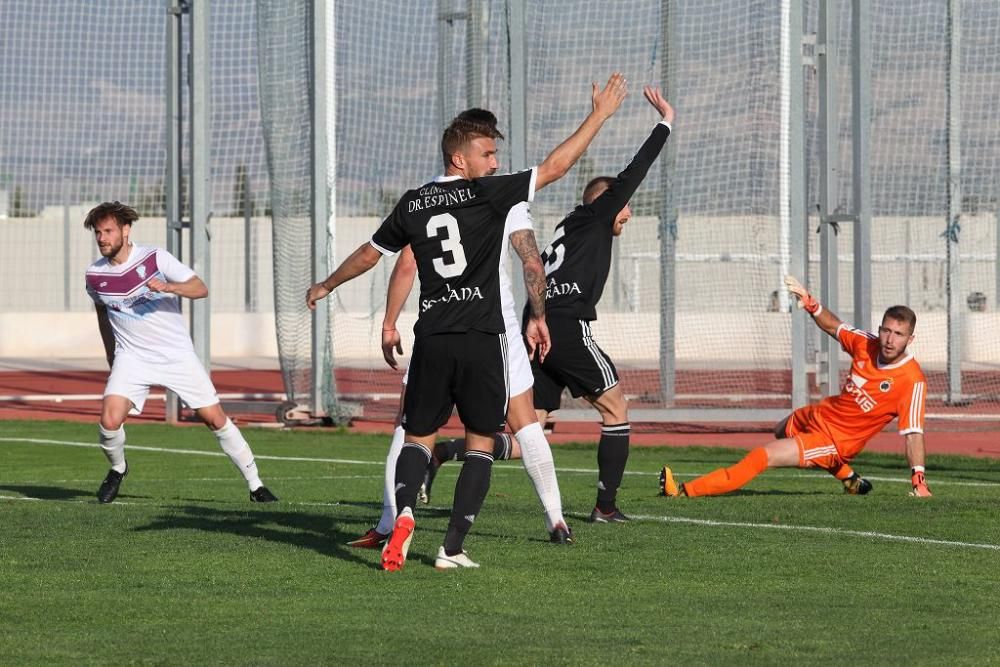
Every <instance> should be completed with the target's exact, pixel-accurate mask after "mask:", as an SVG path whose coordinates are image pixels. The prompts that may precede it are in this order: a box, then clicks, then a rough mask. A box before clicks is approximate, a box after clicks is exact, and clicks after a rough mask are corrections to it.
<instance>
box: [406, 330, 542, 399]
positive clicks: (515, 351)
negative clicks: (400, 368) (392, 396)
mask: <svg viewBox="0 0 1000 667" xmlns="http://www.w3.org/2000/svg"><path fill="white" fill-rule="evenodd" d="M507 366H508V373H509V379H510V395H511V396H519V395H521V394H523V393H524V392H526V391H528V390H529V389H531V387H532V386H533V385H534V384H535V376H534V375H533V374H532V372H531V361H529V360H528V348H527V347H525V345H524V337H523V336H522V335H521V329H520V328H519V327H508V329H507ZM409 378H410V369H409V368H407V369H406V373H404V374H403V385H404V386H405V385H406V381H407V380H408V379H409Z"/></svg>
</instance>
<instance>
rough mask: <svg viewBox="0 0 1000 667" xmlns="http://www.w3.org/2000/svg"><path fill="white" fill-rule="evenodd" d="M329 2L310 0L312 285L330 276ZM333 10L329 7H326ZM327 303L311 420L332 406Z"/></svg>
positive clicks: (316, 340)
mask: <svg viewBox="0 0 1000 667" xmlns="http://www.w3.org/2000/svg"><path fill="white" fill-rule="evenodd" d="M327 2H328V0H313V2H312V3H311V7H312V66H313V71H312V75H313V76H312V169H311V171H312V214H313V215H312V279H313V282H314V283H316V282H319V281H321V280H326V278H327V276H328V275H329V273H330V266H329V243H330V236H329V233H328V230H329V228H330V192H329V189H328V183H329V181H328V171H327V169H328V168H329V164H328V162H329V161H328V159H327V158H328V156H329V152H328V146H327V141H328V139H329V133H328V127H327V122H328V118H327V75H328V74H329V72H328V71H327V61H326V58H327V53H326V50H327V49H326V47H327V40H328V39H333V36H332V35H327V24H326V22H327V10H328V5H327ZM329 9H332V8H329ZM329 304H330V301H329V300H327V301H324V302H322V303H321V304H320V307H319V308H316V309H315V310H313V311H312V322H311V324H312V330H311V338H312V349H311V378H312V388H311V390H310V394H311V404H310V411H311V412H312V415H313V416H314V417H321V416H325V415H326V414H327V407H328V406H330V405H332V401H331V400H330V398H331V397H329V396H327V395H326V393H327V390H328V388H329V387H330V382H331V381H332V378H328V377H327V374H328V373H332V372H333V369H332V368H331V366H330V363H329V359H328V355H329V345H328V341H329V338H330V312H329Z"/></svg>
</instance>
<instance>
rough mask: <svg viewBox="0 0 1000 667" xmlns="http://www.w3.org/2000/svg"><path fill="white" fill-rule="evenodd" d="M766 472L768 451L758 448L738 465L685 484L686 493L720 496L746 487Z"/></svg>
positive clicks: (690, 494) (720, 469) (714, 471)
mask: <svg viewBox="0 0 1000 667" xmlns="http://www.w3.org/2000/svg"><path fill="white" fill-rule="evenodd" d="M765 470H767V451H766V450H765V449H764V448H763V447H758V448H757V449H753V450H751V451H750V453H749V454H747V455H746V456H745V457H743V460H742V461H740V462H739V463H737V464H736V465H733V466H729V467H728V468H719V469H718V470H713V471H712V472H710V473H708V474H707V475H702V476H701V477H699V478H698V479H696V480H692V481H690V482H684V492H685V493H687V495H689V496H719V495H722V494H723V493H729V492H730V491H735V490H736V489H738V488H740V487H742V486H744V485H745V484H747V483H748V482H749V481H750V480H751V479H753V478H754V477H756V476H757V475H759V474H760V473H762V472H764V471H765Z"/></svg>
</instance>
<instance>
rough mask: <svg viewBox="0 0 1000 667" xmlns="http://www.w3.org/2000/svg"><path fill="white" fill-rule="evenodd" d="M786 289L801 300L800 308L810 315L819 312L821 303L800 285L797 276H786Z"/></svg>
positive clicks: (799, 301) (799, 302)
mask: <svg viewBox="0 0 1000 667" xmlns="http://www.w3.org/2000/svg"><path fill="white" fill-rule="evenodd" d="M785 287H786V288H787V289H788V291H789V292H791V293H792V294H794V295H795V296H797V297H798V298H799V300H798V307H799V308H804V309H805V311H806V312H807V313H809V314H812V313H815V312H816V311H817V310H819V301H817V300H816V298H815V297H814V296H813V295H812V294H810V293H809V291H808V290H807V289H806V288H805V287H803V286H802V283H800V282H799V281H798V279H796V278H795V276H785Z"/></svg>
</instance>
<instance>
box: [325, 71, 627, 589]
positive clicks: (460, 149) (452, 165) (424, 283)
mask: <svg viewBox="0 0 1000 667" xmlns="http://www.w3.org/2000/svg"><path fill="white" fill-rule="evenodd" d="M625 92H626V82H625V78H624V77H623V76H622V75H621V74H620V73H615V74H613V75H612V76H611V78H610V79H609V80H608V83H607V85H606V86H605V87H604V89H603V90H598V88H597V86H596V85H594V86H593V91H592V103H593V108H592V110H591V113H590V114H589V115H588V116H587V118H586V119H585V120H584V121H583V124H581V125H580V127H579V128H578V129H577V130H576V132H574V133H573V134H572V135H571V136H570V137H569V138H568V139H566V140H565V141H564V142H563V143H561V144H560V145H559V146H557V147H556V148H555V149H554V150H553V151H552V152H551V153H550V154H549V156H548V157H547V158H545V160H544V161H543V162H542V163H541V164H540V165H538V166H537V167H533V168H531V169H528V170H526V171H522V172H518V173H516V174H506V175H502V176H486V174H488V173H490V171H491V170H495V169H496V167H497V158H496V153H497V149H496V140H497V139H502V138H503V135H502V134H500V132H499V131H498V130H497V128H496V122H497V121H496V117H495V116H494V115H493V114H492V113H490V112H488V111H484V110H481V109H474V110H469V111H466V112H463V113H462V114H459V116H457V117H456V118H455V119H454V120H453V121H452V123H451V124H450V125H449V126H448V127H447V128H446V129H445V132H444V136H443V138H442V141H441V149H442V156H443V158H444V167H445V173H444V175H443V176H439V177H438V178H436V179H434V181H432V182H430V183H427V184H425V185H423V186H421V187H419V188H417V189H414V190H410V191H408V192H407V193H406V194H404V195H403V197H402V199H400V200H399V202H398V203H397V204H396V207H395V208H394V209H393V211H392V213H390V214H389V217H388V218H386V219H385V221H383V222H382V225H381V226H380V227H379V228H378V230H377V231H376V232H375V234H374V235H373V236H372V239H371V241H370V242H369V243H365V244H363V245H362V246H361V247H359V248H358V249H357V250H355V251H354V253H352V254H351V256H350V257H348V258H347V259H346V260H344V262H343V263H342V264H341V265H340V266H339V267H338V268H337V269H336V270H335V271H334V272H333V273H332V274H331V275H330V276H329V277H328V278H327V279H326V280H324V281H323V282H320V283H316V284H315V285H313V286H312V287H310V288H309V291H308V293H307V294H306V305H307V306H308V307H309V308H315V307H316V302H317V301H318V300H319V299H322V298H324V297H326V296H327V295H329V294H330V292H332V291H333V290H334V289H336V288H337V287H338V286H339V285H341V284H343V283H344V282H346V281H348V280H351V279H352V278H355V277H357V276H359V275H361V274H362V273H364V272H365V271H367V270H369V269H371V268H372V267H373V266H375V264H377V263H378V261H379V259H381V257H382V255H394V254H395V253H397V252H399V251H400V250H401V249H402V248H403V247H405V246H406V245H407V244H409V245H410V247H411V248H412V250H413V254H414V256H415V258H416V260H417V274H418V276H419V277H420V299H419V302H418V317H417V323H416V325H415V326H414V329H413V332H414V344H413V355H412V357H411V360H410V367H409V382H408V384H407V389H406V396H405V398H404V402H403V417H402V426H403V428H404V429H405V431H406V434H405V443H404V445H403V448H402V451H401V452H400V454H399V459H398V460H397V463H396V506H397V507H398V508H399V513H398V515H397V518H396V523H395V524H394V525H393V532H392V535H391V536H390V538H389V539H388V541H387V542H386V544H385V547H384V549H383V550H382V567H383V569H385V570H390V571H395V570H399V569H401V568H402V567H403V564H404V563H405V561H406V555H407V552H408V549H409V545H410V540H411V539H412V537H413V531H414V528H415V522H414V518H413V508H414V507H416V501H417V493H418V491H419V490H420V485H421V483H422V482H423V480H424V472H425V470H426V469H427V465H428V462H429V461H430V458H431V450H432V449H433V447H434V435H435V433H436V432H437V430H438V429H439V428H440V427H441V426H443V425H444V423H445V422H446V421H447V420H448V418H449V417H450V416H451V411H452V408H453V407H457V408H458V414H459V417H460V418H461V419H462V423H463V424H464V425H465V428H466V448H467V455H466V460H465V464H464V465H463V467H462V472H461V473H460V475H459V478H458V482H457V484H456V485H455V499H454V503H453V505H452V513H451V521H450V523H449V525H448V531H447V533H446V534H445V539H444V544H443V545H442V546H441V548H440V549H439V550H438V554H437V559H436V561H435V567H436V568H438V569H442V570H443V569H453V568H462V567H479V565H478V563H475V562H473V561H472V559H470V558H469V556H468V554H466V552H465V551H464V550H463V548H462V547H463V544H464V540H465V536H466V535H467V534H468V532H469V529H470V528H471V527H472V523H473V521H475V518H476V515H477V514H478V513H479V510H480V509H481V507H482V504H483V500H484V499H485V498H486V493H487V491H488V490H489V484H490V472H491V468H492V464H493V454H492V453H493V435H494V433H496V432H497V431H498V430H500V429H501V428H502V425H503V422H504V419H505V418H506V413H507V400H508V398H509V397H508V388H507V369H506V346H507V341H506V335H505V333H504V332H505V326H504V321H503V314H502V311H501V307H500V263H501V262H502V261H505V260H506V258H504V257H501V252H500V251H501V247H502V245H503V243H502V242H503V231H504V227H505V224H506V218H507V215H508V213H509V212H510V210H511V209H512V208H514V207H515V206H516V205H517V204H519V203H520V202H524V201H531V200H532V199H533V197H534V193H535V190H538V189H540V188H543V187H545V186H546V185H548V184H549V183H552V182H554V181H556V180H558V179H560V178H562V177H563V176H564V175H565V174H566V172H567V171H569V169H570V167H572V166H573V164H575V163H576V161H577V160H578V159H579V157H580V156H581V155H582V154H583V152H584V151H585V150H586V149H587V146H589V145H590V142H591V141H592V140H593V138H594V137H595V136H596V135H597V132H598V130H600V128H601V126H602V125H603V124H604V122H605V121H606V120H607V119H608V118H610V117H611V115H612V114H614V112H615V111H617V110H618V107H619V106H620V105H621V102H622V100H623V99H624V97H625ZM510 243H511V246H512V247H514V249H515V250H516V251H517V252H518V254H519V255H520V256H521V258H522V261H524V260H525V258H528V259H529V260H532V259H533V260H534V261H533V262H532V261H527V262H525V266H529V265H531V264H534V265H536V266H539V267H540V257H539V255H538V248H537V247H536V246H535V242H534V235H533V234H532V233H530V230H521V231H517V232H514V233H512V234H511V235H510ZM535 262H537V264H535ZM525 281H526V287H527V292H528V310H529V316H528V319H527V322H526V324H525V335H526V337H527V339H528V344H529V350H534V349H535V348H536V346H537V347H538V348H539V349H540V351H541V355H540V356H544V353H545V352H547V351H548V346H549V345H548V343H549V341H548V329H547V327H546V324H545V276H544V275H542V273H541V271H540V269H539V271H538V272H537V275H534V274H533V275H529V272H528V271H526V272H525Z"/></svg>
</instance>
